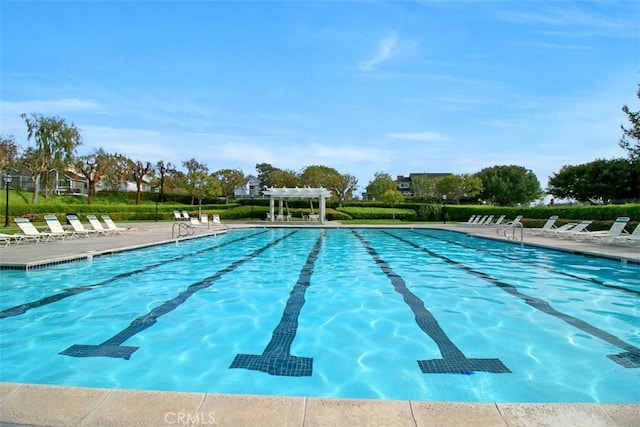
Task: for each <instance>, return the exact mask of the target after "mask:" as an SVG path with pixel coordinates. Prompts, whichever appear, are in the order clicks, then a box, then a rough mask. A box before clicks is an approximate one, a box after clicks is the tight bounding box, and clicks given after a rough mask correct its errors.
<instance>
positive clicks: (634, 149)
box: [619, 84, 640, 162]
mask: <svg viewBox="0 0 640 427" xmlns="http://www.w3.org/2000/svg"><path fill="white" fill-rule="evenodd" d="M636 94H637V96H638V99H640V84H638V92H637V93H636ZM622 111H623V112H624V113H625V114H626V115H627V117H628V119H629V121H630V122H631V126H630V127H628V128H626V127H624V126H620V127H621V128H622V138H620V143H619V144H620V147H622V148H623V149H624V150H626V151H627V153H628V156H629V159H630V160H631V161H633V162H638V161H640V111H636V112H633V111H631V109H630V108H629V107H628V106H626V105H625V106H623V107H622ZM634 141H635V142H634Z"/></svg>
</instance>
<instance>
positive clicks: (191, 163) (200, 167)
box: [182, 159, 209, 205]
mask: <svg viewBox="0 0 640 427" xmlns="http://www.w3.org/2000/svg"><path fill="white" fill-rule="evenodd" d="M182 165H183V166H184V167H185V168H187V175H186V177H185V178H186V179H185V185H186V187H187V191H188V192H189V194H191V204H192V205H193V204H194V203H195V199H196V192H199V191H200V190H198V189H202V188H204V187H205V184H206V182H207V180H208V177H209V168H207V166H206V165H204V164H203V163H199V162H198V161H197V160H196V159H191V160H187V161H186V162H182Z"/></svg>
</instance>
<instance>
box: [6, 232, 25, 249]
mask: <svg viewBox="0 0 640 427" xmlns="http://www.w3.org/2000/svg"><path fill="white" fill-rule="evenodd" d="M23 240H25V236H23V235H22V234H5V233H0V242H4V245H5V246H9V245H10V244H11V243H15V244H16V245H19V244H20V242H21V241H23ZM27 240H28V239H27Z"/></svg>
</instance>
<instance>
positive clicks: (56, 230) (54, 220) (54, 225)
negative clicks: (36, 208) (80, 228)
mask: <svg viewBox="0 0 640 427" xmlns="http://www.w3.org/2000/svg"><path fill="white" fill-rule="evenodd" d="M44 221H45V222H46V223H47V227H49V231H51V233H53V234H56V235H60V236H62V237H63V238H64V237H76V236H77V234H76V233H75V232H74V231H68V230H65V229H64V228H63V227H62V224H60V221H58V217H57V216H55V215H45V217H44Z"/></svg>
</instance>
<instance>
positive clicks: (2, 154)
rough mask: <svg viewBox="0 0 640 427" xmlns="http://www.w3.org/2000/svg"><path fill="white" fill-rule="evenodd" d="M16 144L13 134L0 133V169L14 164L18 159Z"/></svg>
mask: <svg viewBox="0 0 640 427" xmlns="http://www.w3.org/2000/svg"><path fill="white" fill-rule="evenodd" d="M18 149H19V147H18V144H16V139H15V137H14V136H13V135H6V136H5V135H0V171H5V172H6V170H7V169H8V168H9V167H11V166H13V165H15V163H16V162H17V160H18Z"/></svg>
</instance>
